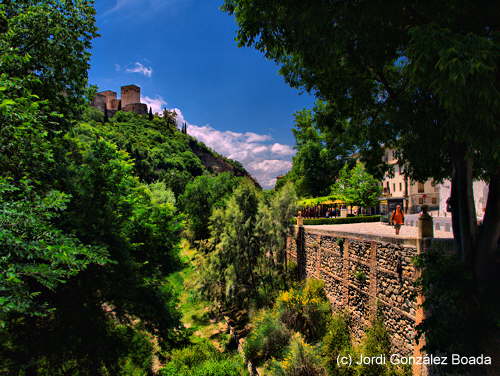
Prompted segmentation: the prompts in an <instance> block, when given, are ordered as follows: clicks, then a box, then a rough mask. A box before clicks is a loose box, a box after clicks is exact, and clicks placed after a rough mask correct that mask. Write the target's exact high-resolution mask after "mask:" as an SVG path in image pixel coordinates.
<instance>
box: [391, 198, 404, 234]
mask: <svg viewBox="0 0 500 376" xmlns="http://www.w3.org/2000/svg"><path fill="white" fill-rule="evenodd" d="M391 222H392V223H393V224H394V228H395V229H396V235H399V230H401V225H403V224H404V223H405V215H404V214H403V212H402V211H401V205H398V206H396V210H394V211H393V212H392V216H391Z"/></svg>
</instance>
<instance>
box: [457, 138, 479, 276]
mask: <svg viewBox="0 0 500 376" xmlns="http://www.w3.org/2000/svg"><path fill="white" fill-rule="evenodd" d="M464 149H465V148H460V150H459V151H458V152H455V153H454V154H453V157H452V164H453V173H452V178H451V210H452V215H453V217H452V226H453V235H454V238H455V245H456V248H457V251H458V253H459V255H460V257H461V259H462V260H463V261H464V263H465V265H467V267H470V268H472V266H473V262H474V245H475V238H476V227H477V219H476V210H475V207H474V194H473V191H472V161H470V160H469V159H466V157H465V150H464Z"/></svg>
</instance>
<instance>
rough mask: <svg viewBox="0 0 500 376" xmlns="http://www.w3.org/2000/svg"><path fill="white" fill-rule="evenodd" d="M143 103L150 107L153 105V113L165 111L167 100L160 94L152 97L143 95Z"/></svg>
mask: <svg viewBox="0 0 500 376" xmlns="http://www.w3.org/2000/svg"><path fill="white" fill-rule="evenodd" d="M141 103H145V104H147V105H148V108H149V107H151V108H152V110H153V113H155V114H156V113H161V112H162V111H163V108H165V105H166V104H167V102H166V101H165V100H164V99H163V98H162V97H160V96H157V97H156V98H150V97H148V96H146V97H141Z"/></svg>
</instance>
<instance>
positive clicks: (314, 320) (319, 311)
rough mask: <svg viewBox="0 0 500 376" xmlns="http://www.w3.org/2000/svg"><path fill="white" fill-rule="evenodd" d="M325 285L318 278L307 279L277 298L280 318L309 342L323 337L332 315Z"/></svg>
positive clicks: (276, 307)
mask: <svg viewBox="0 0 500 376" xmlns="http://www.w3.org/2000/svg"><path fill="white" fill-rule="evenodd" d="M323 286H324V284H323V282H321V281H319V280H317V279H307V280H306V281H305V283H304V285H303V286H300V287H299V288H292V289H290V290H288V291H285V292H283V293H281V294H280V295H279V296H278V298H277V299H276V305H275V310H276V311H277V312H278V314H279V317H280V320H281V321H282V322H283V323H284V324H285V325H286V326H287V327H288V328H290V329H291V330H293V331H296V332H300V333H302V335H303V336H304V338H305V340H306V341H307V342H309V343H315V342H317V341H319V340H320V339H321V337H323V335H324V332H325V329H326V324H327V322H328V320H329V318H330V315H331V311H330V304H329V302H328V300H327V298H326V296H325V293H324V290H323Z"/></svg>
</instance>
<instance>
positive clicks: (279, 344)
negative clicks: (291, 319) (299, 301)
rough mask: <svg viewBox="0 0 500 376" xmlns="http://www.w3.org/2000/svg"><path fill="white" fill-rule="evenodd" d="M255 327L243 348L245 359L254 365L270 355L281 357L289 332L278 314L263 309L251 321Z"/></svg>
mask: <svg viewBox="0 0 500 376" xmlns="http://www.w3.org/2000/svg"><path fill="white" fill-rule="evenodd" d="M253 325H254V327H255V329H254V330H252V332H251V334H250V335H249V336H248V338H247V339H246V342H245V346H244V348H243V352H244V354H245V359H246V360H248V361H250V362H252V364H253V365H254V366H258V365H261V364H263V363H264V362H265V361H267V360H269V359H271V358H272V357H277V358H281V357H282V356H283V355H284V354H285V352H286V348H287V346H288V343H289V342H290V336H291V332H290V331H289V329H287V328H286V326H285V325H284V324H283V322H281V320H280V319H279V314H277V313H276V312H271V311H263V312H261V313H259V314H258V315H257V317H256V318H255V319H254V321H253Z"/></svg>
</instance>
